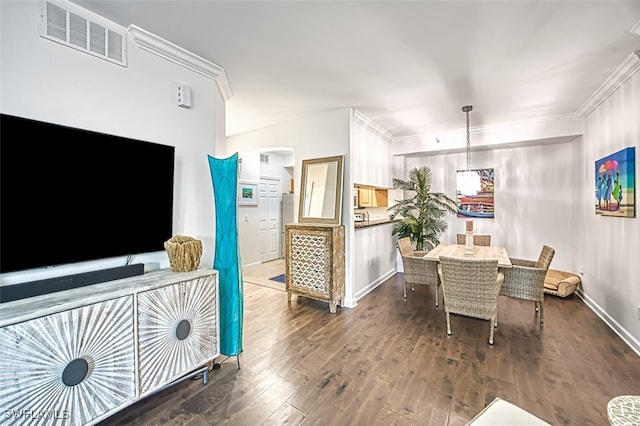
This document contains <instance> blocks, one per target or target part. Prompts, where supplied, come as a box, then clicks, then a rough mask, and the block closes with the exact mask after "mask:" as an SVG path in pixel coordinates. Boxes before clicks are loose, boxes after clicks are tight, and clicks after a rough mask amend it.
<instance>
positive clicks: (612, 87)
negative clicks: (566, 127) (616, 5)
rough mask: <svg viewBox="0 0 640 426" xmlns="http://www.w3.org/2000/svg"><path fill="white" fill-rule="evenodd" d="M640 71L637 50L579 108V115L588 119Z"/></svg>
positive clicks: (639, 26) (638, 29)
mask: <svg viewBox="0 0 640 426" xmlns="http://www.w3.org/2000/svg"><path fill="white" fill-rule="evenodd" d="M634 28H635V31H640V21H638V24H636V25H635V26H634ZM639 69H640V50H637V51H635V52H633V53H631V54H630V55H629V57H628V58H627V59H626V60H625V61H624V62H623V63H622V65H620V66H619V67H618V68H617V69H616V70H615V71H614V72H613V74H611V75H610V76H609V78H608V79H606V80H605V82H604V83H602V85H601V86H600V87H599V88H598V89H597V90H596V91H595V92H594V93H593V94H592V95H591V96H590V97H589V99H587V100H586V101H585V102H584V103H583V104H582V106H581V107H580V108H578V111H577V114H578V115H579V116H580V117H582V118H586V117H587V116H588V115H589V114H591V112H592V111H593V110H594V109H596V108H597V107H598V105H600V104H601V103H602V102H604V101H605V99H607V98H608V97H609V96H610V95H611V94H612V93H613V92H615V91H616V89H618V87H620V86H621V85H622V83H624V82H625V81H627V80H628V79H629V77H631V76H632V75H633V74H634V73H635V72H636V71H638V70H639Z"/></svg>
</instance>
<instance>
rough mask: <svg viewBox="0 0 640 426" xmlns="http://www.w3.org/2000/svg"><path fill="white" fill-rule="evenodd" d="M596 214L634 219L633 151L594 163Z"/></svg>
mask: <svg viewBox="0 0 640 426" xmlns="http://www.w3.org/2000/svg"><path fill="white" fill-rule="evenodd" d="M595 187H596V202H595V205H596V214H598V215H601V216H618V217H636V196H635V193H636V189H635V187H636V149H635V147H628V148H624V149H622V150H620V151H618V152H614V153H613V154H611V155H608V156H606V157H604V158H601V159H599V160H597V161H596V164H595Z"/></svg>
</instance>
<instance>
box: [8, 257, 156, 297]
mask: <svg viewBox="0 0 640 426" xmlns="http://www.w3.org/2000/svg"><path fill="white" fill-rule="evenodd" d="M143 274H144V264H142V263H135V264H133V265H126V266H117V267H115V268H108V269H101V270H98V271H90V272H83V273H80V274H73V275H65V276H62V277H54V278H45V279H43V280H36V281H29V282H25V283H18V284H11V285H6V286H0V303H5V302H12V301H14V300H20V299H26V298H28V297H35V296H40V295H42V294H49V293H55V292H58V291H63V290H70V289H73V288H78V287H84V286H87V285H91V284H98V283H103V282H107V281H113V280H119V279H121V278H128V277H133V276H136V275H143Z"/></svg>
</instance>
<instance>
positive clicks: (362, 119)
mask: <svg viewBox="0 0 640 426" xmlns="http://www.w3.org/2000/svg"><path fill="white" fill-rule="evenodd" d="M353 121H354V122H355V123H358V124H360V125H361V126H362V127H364V128H365V129H367V130H369V131H370V132H372V133H374V134H376V135H378V136H380V137H382V138H383V139H385V140H386V141H387V142H389V143H393V142H394V141H395V138H394V137H393V135H392V134H391V133H389V131H387V130H386V129H384V128H383V127H382V126H380V125H379V124H377V123H375V122H374V121H372V120H371V119H370V118H368V117H367V116H365V115H364V114H362V113H361V112H360V111H358V110H356V109H354V110H353Z"/></svg>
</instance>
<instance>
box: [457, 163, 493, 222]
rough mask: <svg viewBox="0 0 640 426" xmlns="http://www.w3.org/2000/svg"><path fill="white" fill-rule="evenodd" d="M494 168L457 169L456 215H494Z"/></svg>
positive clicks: (488, 216) (490, 216) (490, 217)
mask: <svg viewBox="0 0 640 426" xmlns="http://www.w3.org/2000/svg"><path fill="white" fill-rule="evenodd" d="M493 184H494V169H471V170H458V171H457V172H456V194H457V199H458V217H477V218H488V219H493V217H494V203H493V200H494V197H493V191H494V185H493Z"/></svg>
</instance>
